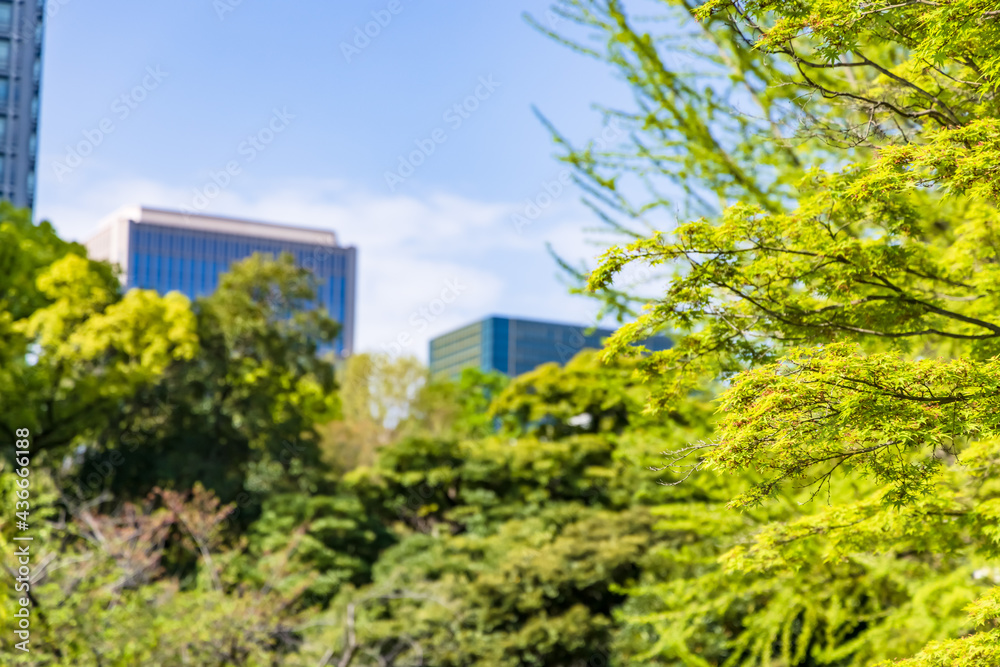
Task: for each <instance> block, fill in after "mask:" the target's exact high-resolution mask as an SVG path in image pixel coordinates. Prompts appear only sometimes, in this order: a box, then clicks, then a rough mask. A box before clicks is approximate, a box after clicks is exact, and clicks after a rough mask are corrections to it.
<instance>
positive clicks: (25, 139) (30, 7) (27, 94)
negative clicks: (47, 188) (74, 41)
mask: <svg viewBox="0 0 1000 667" xmlns="http://www.w3.org/2000/svg"><path fill="white" fill-rule="evenodd" d="M44 17H45V0H0V199H6V200H8V201H10V202H12V203H13V204H14V205H16V206H21V207H26V208H33V207H34V204H35V155H36V152H37V148H38V109H39V106H38V105H39V91H40V88H41V80H42V32H43V24H44V20H43V19H44Z"/></svg>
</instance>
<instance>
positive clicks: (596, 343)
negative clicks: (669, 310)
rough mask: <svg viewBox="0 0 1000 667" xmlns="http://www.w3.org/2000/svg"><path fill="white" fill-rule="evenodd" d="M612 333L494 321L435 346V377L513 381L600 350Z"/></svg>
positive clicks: (665, 345)
mask: <svg viewBox="0 0 1000 667" xmlns="http://www.w3.org/2000/svg"><path fill="white" fill-rule="evenodd" d="M612 333H614V331H613V330H611V329H592V328H590V327H586V326H579V325H573V324H559V323H557V322H541V321H537V320H523V319H515V318H510V317H498V316H491V317H487V318H485V319H483V320H480V321H479V322H474V323H472V324H469V325H467V326H464V327H462V328H460V329H456V330H455V331H451V332H449V333H446V334H443V335H441V336H438V337H437V338H434V339H433V340H431V343H430V372H431V377H433V378H435V379H441V378H444V379H448V378H450V379H453V378H455V377H457V376H458V375H460V374H461V372H462V371H463V370H465V369H466V368H478V369H480V370H483V371H500V372H501V373H504V374H506V375H509V376H511V377H514V376H517V375H521V374H522V373H527V372H528V371H531V370H534V369H535V368H537V367H538V366H540V365H542V364H545V363H550V362H556V363H558V364H565V363H566V362H567V361H569V360H570V359H572V358H573V357H574V356H575V355H576V353H577V352H579V351H580V350H583V349H584V348H592V349H600V348H601V347H602V346H603V341H604V340H605V339H607V338H608V337H609V336H610V335H611V334H612ZM643 345H645V346H646V348H648V349H649V350H651V351H654V352H655V351H660V350H666V349H669V348H670V346H671V341H670V339H669V338H666V337H664V336H655V337H653V338H650V339H648V340H646V341H643Z"/></svg>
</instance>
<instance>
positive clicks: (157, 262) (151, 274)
mask: <svg viewBox="0 0 1000 667" xmlns="http://www.w3.org/2000/svg"><path fill="white" fill-rule="evenodd" d="M86 246H87V250H88V253H89V254H90V257H91V258H93V259H99V260H107V261H110V262H111V263H112V264H117V265H118V266H119V268H120V270H121V272H122V279H123V281H124V284H125V287H126V288H132V287H138V288H142V289H153V290H156V291H158V292H160V293H161V294H163V293H166V292H170V291H174V290H176V291H178V292H181V293H183V294H185V295H187V296H188V297H189V298H191V299H195V298H197V297H199V296H202V295H205V294H209V293H211V292H213V291H214V290H215V288H216V287H217V286H218V284H219V277H220V276H221V275H222V274H223V273H225V272H226V271H227V270H228V269H229V266H230V265H231V264H232V263H233V262H236V261H238V260H241V259H244V258H246V257H249V256H250V255H252V254H254V253H262V254H267V255H271V256H277V255H280V254H282V253H290V254H291V255H292V256H293V257H294V258H295V261H296V262H297V263H298V265H299V266H303V267H305V268H308V269H310V270H311V271H312V272H313V273H314V274H315V275H316V278H317V279H318V280H317V282H318V286H317V298H318V302H319V305H320V306H322V307H324V308H326V310H327V312H329V313H330V316H331V317H332V318H333V319H335V320H337V321H338V322H339V323H340V324H341V327H342V328H341V333H340V336H339V338H338V339H337V341H336V343H335V345H334V351H335V352H336V353H337V355H338V356H340V357H345V356H348V355H350V354H351V352H352V350H353V348H354V298H355V284H356V274H357V249H356V248H354V247H343V246H340V245H339V244H338V242H337V236H336V235H335V234H334V233H333V232H331V231H324V230H319V229H310V228H307V227H289V226H285V225H275V224H270V223H262V222H253V221H250V220H238V219H235V218H221V217H216V216H208V215H191V214H186V213H178V212H175V211H166V210H162V209H156V208H149V207H140V206H134V207H126V208H123V209H120V210H118V211H116V212H115V213H113V214H112V215H111V216H109V217H108V218H106V219H105V220H104V221H103V222H102V223H101V224H100V226H99V228H98V230H97V232H96V233H95V234H94V235H93V236H92V237H91V238H90V239H89V240H88V241H87V242H86Z"/></svg>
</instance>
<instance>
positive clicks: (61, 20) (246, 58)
mask: <svg viewBox="0 0 1000 667" xmlns="http://www.w3.org/2000/svg"><path fill="white" fill-rule="evenodd" d="M388 5H389V3H388V2H387V1H385V2H383V1H381V0H377V1H371V2H365V3H360V4H358V5H356V6H355V5H352V6H350V7H344V6H336V7H334V6H328V5H325V4H323V3H316V2H306V3H303V5H302V6H301V7H300V6H298V5H297V6H296V7H293V8H289V7H287V6H286V5H283V4H279V3H277V2H273V1H271V2H259V3H252V4H251V3H241V4H239V5H238V6H237V5H232V6H230V5H227V7H228V9H226V10H225V11H223V10H219V12H220V13H217V11H216V9H215V8H214V7H213V4H212V3H211V2H207V1H201V0H198V1H195V0H179V2H177V3H174V4H172V5H171V6H170V7H169V8H168V7H156V6H154V7H149V8H138V7H129V6H126V7H112V6H111V5H110V4H108V3H106V2H105V1H104V0H97V2H96V3H88V4H86V5H85V4H83V3H77V2H73V1H69V0H56V1H55V2H50V5H49V11H48V15H49V18H48V21H49V25H48V29H47V33H46V40H47V46H46V48H47V49H48V51H47V57H46V61H45V82H46V84H45V85H46V89H45V91H46V92H45V96H44V97H43V105H42V123H43V131H42V133H41V140H40V147H41V154H40V159H39V169H40V171H39V200H38V205H37V206H36V217H39V218H43V217H44V218H47V219H49V220H51V221H52V222H53V223H54V224H55V226H56V228H57V229H58V230H59V231H60V233H61V234H63V235H64V236H66V237H68V238H72V239H76V240H81V241H82V240H83V239H84V237H85V235H86V234H87V233H88V232H89V231H90V230H91V229H92V228H93V226H94V225H95V224H96V223H97V221H98V220H100V219H101V218H102V217H103V216H105V215H106V214H107V213H108V212H109V211H112V210H114V209H115V208H117V207H119V206H121V205H123V204H126V203H129V202H138V203H142V204H144V205H148V206H153V207H159V208H167V209H173V210H183V209H188V210H190V211H193V212H195V213H205V214H211V215H220V216H232V217H240V218H250V219H264V220H274V221H280V222H288V223H295V224H301V225H306V226H312V227H323V228H332V229H336V230H337V232H338V234H339V235H340V237H341V238H342V240H343V242H344V243H346V244H350V245H354V246H357V247H358V248H359V249H361V251H362V255H361V257H360V260H359V267H358V270H359V284H358V302H359V308H358V324H357V336H358V340H357V342H358V349H360V350H367V351H375V352H377V351H382V350H384V349H385V348H386V347H392V343H393V342H394V341H397V340H398V339H399V337H400V336H401V335H402V336H404V337H406V336H408V337H409V339H410V344H409V345H407V346H405V347H404V348H403V349H402V350H401V351H400V353H401V354H412V355H414V356H417V357H418V358H420V359H421V360H423V361H426V360H427V343H428V341H429V340H430V338H431V337H433V336H434V335H436V334H438V333H441V332H444V331H447V330H449V329H450V328H453V327H455V326H458V325H460V324H462V323H464V322H467V321H470V320H473V319H476V318H479V317H482V316H483V315H484V314H485V313H489V312H513V313H517V314H519V315H523V316H525V317H547V316H555V317H557V318H559V319H563V320H567V321H580V322H593V318H594V316H595V313H596V308H595V307H592V305H591V304H589V303H588V302H586V300H583V299H580V298H574V297H570V296H568V295H567V291H566V285H565V283H564V282H563V281H562V278H561V276H560V271H559V269H558V267H557V265H556V263H555V261H554V260H553V259H552V258H551V257H550V255H549V253H548V250H547V247H546V244H549V243H551V244H552V247H553V248H554V250H555V251H556V252H558V253H559V254H560V255H561V256H564V257H566V258H567V259H569V260H570V261H573V262H579V261H592V260H593V257H594V256H595V255H596V254H597V247H596V246H594V245H591V244H590V243H589V242H588V241H587V240H586V238H584V235H583V234H582V233H581V230H584V229H586V228H590V227H594V226H595V225H596V224H597V220H596V219H595V218H594V216H593V214H592V213H591V212H590V211H589V210H587V209H585V208H584V207H583V206H582V205H581V204H580V203H579V201H578V199H579V196H580V191H579V190H578V189H577V188H576V187H575V186H572V185H570V183H569V171H568V168H567V167H565V166H564V165H561V164H560V163H558V162H557V161H556V160H555V159H554V158H553V155H552V153H553V148H554V146H553V144H552V143H551V140H550V138H549V136H548V132H547V130H546V129H545V127H544V125H543V124H542V123H541V122H540V120H539V119H538V118H537V117H536V115H535V111H534V109H533V107H534V108H537V110H538V111H540V112H541V113H543V114H545V115H546V117H549V118H550V119H551V120H552V121H553V122H554V123H556V125H557V126H558V127H559V128H560V130H563V131H566V132H568V133H569V134H570V135H571V136H573V137H576V138H577V139H579V140H580V141H586V140H590V139H594V140H598V141H606V140H612V139H614V138H615V136H616V132H617V130H616V128H615V127H614V126H613V125H608V124H605V123H604V122H603V120H602V116H601V114H600V113H599V112H597V111H589V112H588V111H587V109H588V108H589V107H590V104H591V103H592V102H593V101H594V100H595V99H602V98H603V99H613V98H612V92H613V91H618V90H621V89H623V87H622V84H620V83H619V82H617V81H615V80H614V78H613V77H612V76H611V75H610V74H609V73H608V72H607V71H605V69H604V68H603V67H601V66H600V65H599V64H598V63H593V62H589V61H586V60H581V59H578V58H576V57H575V56H574V55H573V54H572V53H568V52H567V51H566V50H565V49H563V48H562V47H560V46H559V45H558V44H555V43H554V42H553V41H552V40H550V39H548V38H546V37H545V36H544V35H541V34H539V33H538V32H537V31H536V30H534V29H533V28H531V27H530V26H529V25H528V24H527V23H526V22H525V21H524V19H523V18H522V16H521V12H522V11H523V10H526V11H528V12H530V13H532V14H533V15H535V16H536V17H537V18H539V19H540V20H541V21H543V22H544V24H545V25H546V26H549V25H550V24H551V25H552V26H553V27H561V24H558V22H557V21H555V20H553V19H552V17H550V16H549V15H548V14H547V12H548V4H547V3H545V2H540V1H537V2H536V1H534V0H532V2H528V3H525V4H523V5H520V6H479V5H476V6H466V5H456V6H455V7H454V8H453V11H451V12H449V13H445V14H443V13H435V12H429V11H427V10H426V9H425V8H423V7H421V6H419V5H414V4H411V3H409V2H407V1H405V0H404V1H403V2H402V3H401V4H400V5H399V8H400V11H398V13H396V14H392V12H391V10H389V9H388ZM229 9H231V11H229ZM384 11H389V12H390V14H389V15H390V16H391V20H388V19H387V18H386V16H385V14H384V13H382V12H384ZM373 13H374V17H373ZM306 15H308V18H307V17H306ZM98 17H99V18H98ZM379 18H381V20H382V23H386V25H384V26H383V25H381V24H380V23H378V19H379ZM372 21H375V22H376V25H375V26H374V27H373V26H372V25H371V23H372ZM387 21H388V22H387ZM154 24H155V25H158V26H160V28H161V29H160V30H157V31H153V32H150V31H148V30H147V29H146V26H148V25H154ZM366 28H367V29H368V30H369V32H372V33H376V32H377V33H378V34H376V35H375V36H374V37H368V39H369V40H370V41H368V42H367V43H366V42H365V40H364V39H361V38H359V37H358V30H360V31H361V32H362V33H364V31H365V30H366ZM175 29H176V30H182V29H183V31H184V32H185V34H186V35H187V37H186V39H185V40H184V41H183V42H178V41H176V40H169V39H166V38H165V37H164V35H167V34H170V32H171V31H172V30H175ZM355 40H357V44H362V45H364V47H363V48H361V47H359V46H357V44H356V42H355ZM441 42H444V43H449V44H451V45H452V47H451V49H444V50H439V49H431V48H427V47H428V45H429V44H431V43H441ZM342 44H346V45H348V46H350V48H349V49H347V51H348V53H347V54H345V50H344V49H342V48H341V47H342ZM265 45H266V47H265ZM353 49H358V50H359V51H360V53H355V52H354V51H353ZM456 49H461V50H462V52H463V54H464V55H463V57H462V58H460V59H458V58H454V57H453V53H455V52H457V51H456ZM206 63H211V67H208V66H206ZM88 72H101V76H100V77H92V76H90V75H89V74H87V73H88ZM81 77H83V78H81ZM491 77H492V79H491ZM481 80H482V81H487V82H490V84H491V85H490V86H489V87H486V86H484V85H483V83H482V81H481ZM580 80H586V81H588V85H587V86H585V87H581V86H579V85H578V81H580ZM85 81H86V83H84V82H85ZM373 82H374V83H373ZM477 91H478V96H477ZM456 106H457V107H458V108H457V109H456ZM272 124H273V125H274V127H272ZM102 127H103V128H104V129H103V130H102ZM274 128H280V131H276V130H275V129H274ZM88 137H89V138H88ZM435 137H436V139H435ZM80 148H83V151H84V152H88V153H89V155H88V156H86V157H85V158H83V159H82V160H81V161H79V162H78V160H77V159H76V158H75V157H74V156H75V155H79V154H80V150H79V149H80ZM81 157H83V156H82V155H81ZM401 160H402V162H401ZM416 162H420V163H421V164H419V165H418V164H415V163H416ZM70 164H73V165H76V166H74V167H70ZM57 166H58V167H57ZM63 167H66V168H68V169H70V171H68V172H66V171H65V169H63ZM57 168H58V173H57ZM411 168H412V169H413V171H412V173H410V171H409V170H410V169H411ZM392 173H395V174H396V175H397V176H398V177H401V178H403V179H404V180H403V182H402V183H397V182H395V179H390V180H393V185H394V186H395V191H391V190H390V185H389V184H388V183H387V174H392ZM220 183H221V185H220ZM401 276H405V278H401ZM449 284H452V285H453V284H458V285H461V286H464V288H465V289H464V290H463V292H462V295H461V297H460V298H458V299H456V300H455V301H454V302H453V303H451V304H449V306H448V308H447V309H446V310H445V311H444V312H442V313H439V314H436V315H435V314H431V317H428V318H425V317H423V316H421V315H420V311H421V309H425V310H426V309H428V308H429V306H430V304H432V303H433V302H434V301H435V300H436V299H438V298H439V295H440V293H441V292H442V290H444V289H446V288H447V286H448V285H449ZM432 318H433V319H432ZM414 322H416V323H417V324H416V325H414V324H413V323H414ZM594 323H596V322H594Z"/></svg>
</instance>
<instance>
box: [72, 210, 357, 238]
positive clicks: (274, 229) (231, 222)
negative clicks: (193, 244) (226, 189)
mask: <svg viewBox="0 0 1000 667" xmlns="http://www.w3.org/2000/svg"><path fill="white" fill-rule="evenodd" d="M122 222H134V223H136V224H139V225H143V224H145V225H162V226H165V227H177V228H181V229H193V230H199V231H208V232H217V233H220V234H234V235H241V236H256V237H258V238H269V239H278V240H282V241H293V242H299V243H310V244H314V245H322V246H328V247H340V245H339V243H338V240H337V235H336V233H334V232H332V231H329V230H323V229H316V228H312V227H299V226H293V225H281V224H275V223H272V222H260V221H257V220H246V219H244V218H234V217H228V216H221V215H207V214H202V213H185V212H182V211H173V210H170V209H164V208H156V207H153V206H141V205H133V206H123V207H122V208H119V209H118V210H116V211H115V212H114V213H111V214H110V215H108V216H107V217H105V218H104V219H103V220H101V221H100V222H99V223H98V224H97V228H96V230H95V231H94V232H93V233H92V234H91V236H90V237H89V238H88V239H87V242H89V241H91V240H93V239H94V238H96V237H97V236H98V235H100V234H101V232H103V231H104V230H105V229H107V228H108V227H111V226H113V225H115V224H116V223H122Z"/></svg>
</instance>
